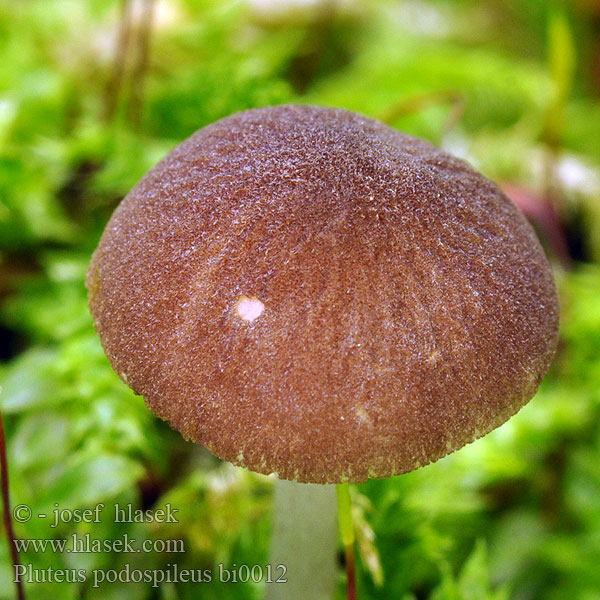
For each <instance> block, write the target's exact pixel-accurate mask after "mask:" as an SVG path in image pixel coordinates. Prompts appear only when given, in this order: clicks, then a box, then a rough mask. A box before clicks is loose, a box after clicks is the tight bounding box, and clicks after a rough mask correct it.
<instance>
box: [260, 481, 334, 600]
mask: <svg viewBox="0 0 600 600" xmlns="http://www.w3.org/2000/svg"><path fill="white" fill-rule="evenodd" d="M274 505H275V506H274V518H273V537H272V541H271V556H270V559H269V564H271V565H272V575H273V577H272V578H273V583H267V593H266V600H306V599H307V598H311V600H313V599H314V600H332V598H333V592H334V588H335V582H336V578H337V569H336V556H337V512H336V508H337V504H336V486H335V485H327V484H326V485H322V484H314V483H297V482H295V481H285V480H283V479H277V480H276V482H275V502H274ZM277 565H285V569H286V575H285V578H286V579H287V583H277V579H278V577H279V575H281V573H282V572H283V569H280V568H279V569H278V568H277Z"/></svg>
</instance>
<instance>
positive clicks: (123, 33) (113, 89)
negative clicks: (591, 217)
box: [104, 0, 133, 122]
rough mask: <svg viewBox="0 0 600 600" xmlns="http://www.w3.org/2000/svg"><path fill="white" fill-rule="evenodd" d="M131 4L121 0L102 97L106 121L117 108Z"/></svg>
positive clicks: (128, 38)
mask: <svg viewBox="0 0 600 600" xmlns="http://www.w3.org/2000/svg"><path fill="white" fill-rule="evenodd" d="M132 5H133V2H132V0H121V18H120V19H119V32H118V36H117V45H116V48H115V57H114V62H113V68H112V77H111V78H110V79H109V80H108V83H107V85H106V95H105V99H104V119H105V121H106V122H110V121H111V120H112V119H113V117H114V116H115V112H116V110H117V104H118V99H119V92H120V89H121V82H122V81H123V74H124V73H125V61H126V56H127V47H128V45H129V40H130V38H131V17H132Z"/></svg>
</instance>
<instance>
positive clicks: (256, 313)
mask: <svg viewBox="0 0 600 600" xmlns="http://www.w3.org/2000/svg"><path fill="white" fill-rule="evenodd" d="M264 310H265V305H264V304H263V303H262V302H261V301H260V300H259V299H258V298H256V297H255V296H252V297H248V296H240V299H239V300H238V302H237V308H236V311H237V314H238V317H240V319H243V320H244V321H248V322H249V323H252V321H254V320H255V319H258V317H260V315H262V313H263V311H264Z"/></svg>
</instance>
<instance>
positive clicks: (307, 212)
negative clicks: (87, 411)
mask: <svg viewBox="0 0 600 600" xmlns="http://www.w3.org/2000/svg"><path fill="white" fill-rule="evenodd" d="M87 285H88V289H89V297H90V306H91V311H92V314H93V317H94V321H95V325H96V328H97V329H98V332H99V334H100V337H101V338H102V342H103V345H104V348H105V350H106V353H107V355H108V357H109V359H110V361H111V363H112V365H113V367H114V368H115V370H116V371H117V372H118V373H119V374H120V375H121V377H122V378H123V379H124V380H125V381H126V382H127V383H128V384H129V385H130V386H131V387H132V388H133V389H134V390H135V391H136V392H137V393H138V394H143V395H144V396H145V398H146V402H147V403H148V406H149V407H150V408H151V409H152V410H153V411H154V412H155V413H156V414H157V415H158V416H160V417H162V418H163V419H166V420H168V421H169V423H170V424H171V425H172V426H173V427H175V428H176V429H178V430H179V431H180V432H181V433H182V434H183V435H184V436H185V437H186V438H188V439H191V440H194V441H195V442H199V443H201V444H204V445H205V446H206V447H208V448H209V449H210V450H211V451H212V452H214V453H215V454H217V455H218V456H220V457H221V458H223V459H226V460H229V461H231V462H233V463H234V464H236V465H242V466H245V467H248V468H249V469H252V470H255V471H259V472H261V473H271V472H276V473H278V474H279V476H280V477H282V478H286V479H296V480H299V481H311V482H321V483H324V482H330V483H333V482H340V481H344V480H349V481H363V480H365V479H366V478H368V477H385V476H388V475H394V474H399V473H403V472H406V471H410V470H412V469H415V468H417V467H419V466H422V465H425V464H427V463H429V462H431V461H434V460H437V459H439V458H441V457H442V456H444V455H446V454H448V453H450V452H452V451H454V450H457V449H458V448H460V447H462V446H463V445H464V444H466V443H468V442H471V441H473V440H474V439H476V438H478V437H480V436H482V435H484V434H485V433H487V432H489V431H490V430H492V429H494V428H495V427H498V426H499V425H500V424H502V423H504V422H505V421H506V420H507V419H508V418H509V417H510V416H511V415H513V414H514V413H516V412H517V411H518V410H519V409H520V408H521V407H522V406H523V405H524V404H525V403H526V402H527V401H528V400H529V399H530V398H531V396H533V394H534V393H535V391H536V389H537V387H538V385H539V383H540V381H541V379H542V377H543V376H544V374H545V372H546V371H547V369H548V367H549V365H550V362H551V359H552V356H553V354H554V350H555V346H556V339H557V327H558V306H557V297H556V290H555V286H554V281H553V277H552V272H551V269H550V266H549V264H548V262H547V260H546V258H545V256H544V253H543V251H542V249H541V247H540V244H539V242H538V240H537V239H536V237H535V234H534V232H533V231H532V229H531V227H530V226H529V225H528V223H527V222H526V220H525V218H524V217H523V216H522V215H521V213H520V212H519V211H518V210H517V209H516V208H515V206H514V205H513V204H512V203H511V202H510V201H509V200H508V199H507V198H506V197H505V196H504V195H503V194H502V192H501V191H500V190H499V189H498V188H497V187H496V186H495V185H494V184H493V183H491V182H490V181H489V180H487V179H486V178H484V177H483V176H481V175H479V174H478V173H476V172H475V171H474V170H473V169H471V168H470V167H469V166H468V165H467V164H466V163H464V162H462V161H460V160H457V159H456V158H453V157H452V156H449V155H448V154H445V153H444V152H442V151H440V150H438V149H437V148H435V147H434V146H432V145H430V144H429V143H427V142H424V141H422V140H419V139H415V138H412V137H409V136H406V135H402V134H400V133H398V132H397V131H395V130H393V129H391V128H389V127H387V126H386V125H383V124H382V123H379V122H377V121H374V120H372V119H368V118H366V117H363V116H360V115H357V114H354V113H351V112H347V111H344V110H335V109H329V108H319V107H312V106H278V107H271V108H264V109H257V110H250V111H246V112H243V113H239V114H236V115H233V116H231V117H228V118H226V119H223V120H222V121H219V122H217V123H214V124H213V125H210V126H209V127H206V128H204V129H202V130H200V131H198V132H197V133H196V134H194V135H193V136H192V137H191V138H189V139H188V140H187V141H185V142H183V143H182V144H181V145H180V146H178V147H177V148H175V150H173V151H172V152H171V153H170V154H169V155H168V156H167V157H166V158H165V159H164V160H163V161H162V162H161V163H160V164H158V165H157V166H156V167H155V168H154V169H152V170H151V171H150V172H149V173H148V174H147V175H146V176H145V177H144V178H143V179H142V180H141V181H140V183H139V184H138V185H137V186H136V187H135V188H134V189H133V190H132V191H131V193H130V194H129V195H128V196H127V197H126V198H125V199H124V200H123V202H122V203H121V204H120V206H119V207H118V208H117V210H116V211H115V213H114V215H113V216H112V218H111V220H110V222H109V224H108V226H107V228H106V231H105V232H104V235H103V237H102V240H101V242H100V245H99V247H98V249H97V250H96V252H95V254H94V257H93V260H92V263H91V266H90V270H89V274H88V281H87Z"/></svg>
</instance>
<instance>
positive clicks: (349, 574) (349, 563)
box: [344, 544, 356, 600]
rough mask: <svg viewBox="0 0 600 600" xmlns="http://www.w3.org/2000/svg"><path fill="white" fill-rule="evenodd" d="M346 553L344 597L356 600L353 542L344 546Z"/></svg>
mask: <svg viewBox="0 0 600 600" xmlns="http://www.w3.org/2000/svg"><path fill="white" fill-rule="evenodd" d="M344 553H345V555H346V598H347V599H348V600H356V566H355V563H354V544H352V545H351V546H345V547H344Z"/></svg>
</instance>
